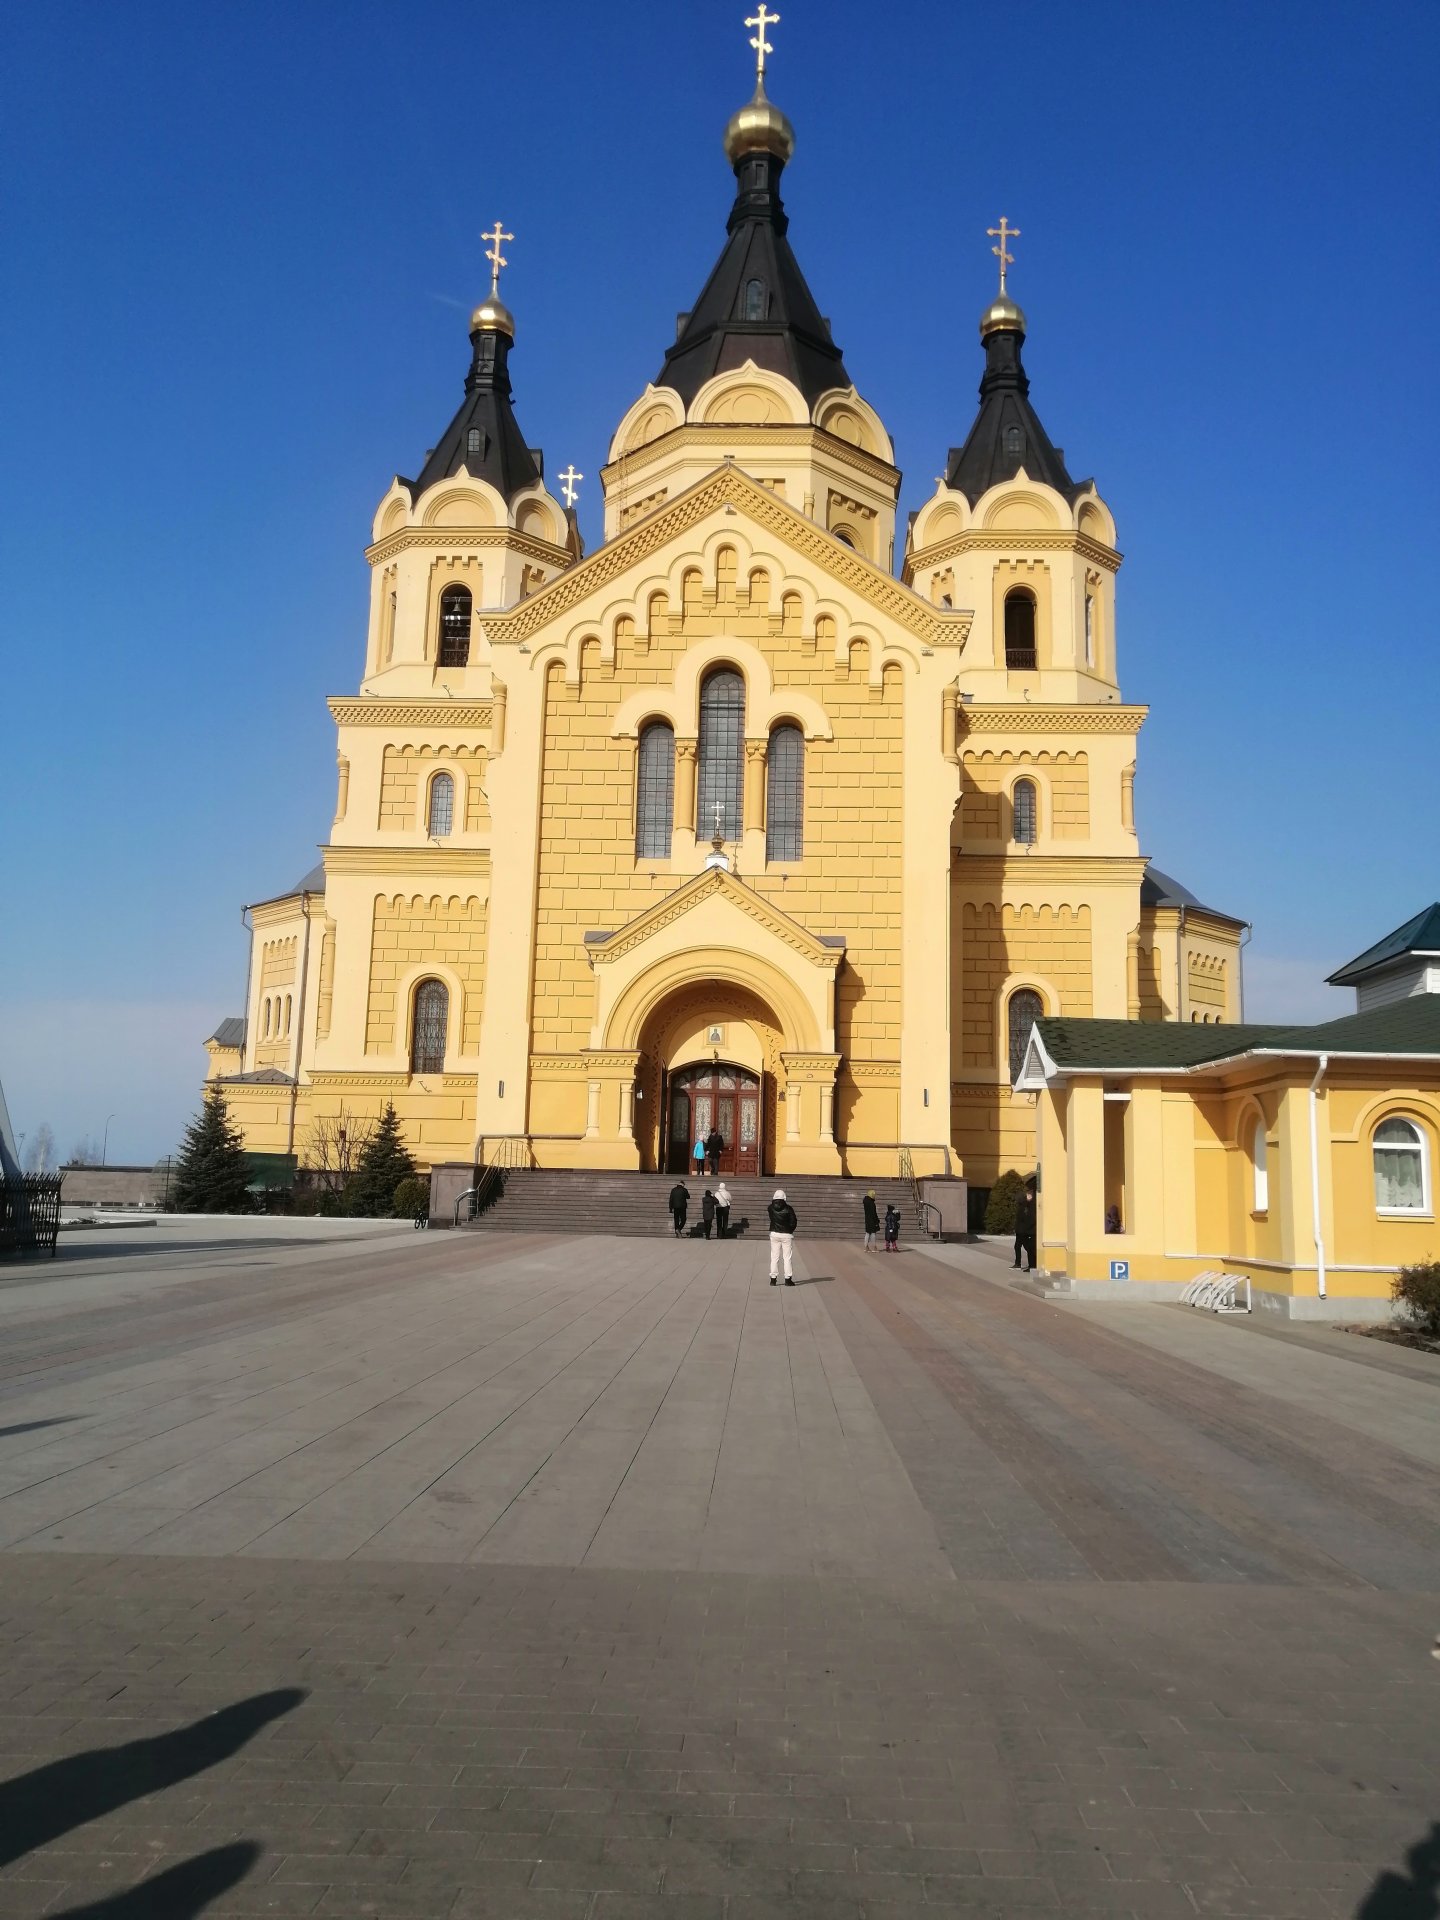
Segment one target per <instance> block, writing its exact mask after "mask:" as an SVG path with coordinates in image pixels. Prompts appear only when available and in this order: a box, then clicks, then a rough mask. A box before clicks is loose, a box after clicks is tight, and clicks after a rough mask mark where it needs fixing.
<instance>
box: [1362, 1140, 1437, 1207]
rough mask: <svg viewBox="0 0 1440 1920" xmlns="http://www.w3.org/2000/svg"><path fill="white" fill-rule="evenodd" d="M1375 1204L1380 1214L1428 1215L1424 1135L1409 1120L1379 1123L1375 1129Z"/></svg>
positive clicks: (1427, 1183) (1428, 1201)
mask: <svg viewBox="0 0 1440 1920" xmlns="http://www.w3.org/2000/svg"><path fill="white" fill-rule="evenodd" d="M1374 1153H1375V1205H1376V1208H1377V1209H1378V1211H1379V1212H1381V1213H1428V1212H1429V1211H1430V1192H1429V1187H1430V1182H1429V1179H1428V1177H1427V1176H1428V1173H1429V1169H1428V1167H1427V1166H1426V1164H1425V1136H1424V1134H1423V1133H1421V1131H1420V1129H1419V1127H1417V1126H1416V1125H1415V1123H1414V1121H1413V1120H1382V1121H1381V1123H1380V1125H1379V1126H1378V1127H1377V1128H1376V1129H1375V1145H1374Z"/></svg>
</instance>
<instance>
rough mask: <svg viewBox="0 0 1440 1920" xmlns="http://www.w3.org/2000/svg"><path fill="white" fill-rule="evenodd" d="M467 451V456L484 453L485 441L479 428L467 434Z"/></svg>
mask: <svg viewBox="0 0 1440 1920" xmlns="http://www.w3.org/2000/svg"><path fill="white" fill-rule="evenodd" d="M465 451H466V453H467V454H477V453H483V452H484V441H483V439H482V437H481V433H480V429H479V427H471V429H470V431H469V432H468V433H467V434H466V436H465Z"/></svg>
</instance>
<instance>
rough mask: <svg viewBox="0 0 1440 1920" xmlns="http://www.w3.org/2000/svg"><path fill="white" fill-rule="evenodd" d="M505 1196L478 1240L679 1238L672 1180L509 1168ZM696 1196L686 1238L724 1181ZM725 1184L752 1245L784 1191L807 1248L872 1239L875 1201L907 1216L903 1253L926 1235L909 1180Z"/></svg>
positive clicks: (474, 1227)
mask: <svg viewBox="0 0 1440 1920" xmlns="http://www.w3.org/2000/svg"><path fill="white" fill-rule="evenodd" d="M502 1178H503V1181H504V1188H503V1191H502V1193H501V1196H500V1198H499V1199H498V1200H496V1201H495V1202H494V1203H493V1204H492V1205H491V1206H489V1207H488V1208H487V1209H486V1210H485V1212H484V1213H482V1214H481V1215H480V1217H479V1218H478V1219H477V1220H474V1221H472V1222H471V1223H470V1225H469V1229H468V1231H470V1232H473V1233H486V1232H495V1233H603V1234H611V1235H616V1236H620V1237H625V1238H630V1239H638V1240H655V1239H660V1238H663V1237H665V1236H667V1235H669V1234H671V1233H672V1232H673V1229H672V1227H671V1224H670V1212H669V1207H668V1204H667V1202H668V1197H669V1193H670V1189H671V1187H673V1186H674V1184H675V1176H674V1175H673V1174H661V1173H592V1172H589V1171H585V1172H568V1171H565V1172H562V1171H541V1170H539V1169H536V1168H506V1169H505V1170H504V1172H503V1175H502ZM685 1184H686V1186H687V1187H689V1189H690V1216H689V1220H688V1223H687V1231H688V1230H689V1229H690V1228H692V1227H694V1226H695V1225H696V1224H697V1222H698V1221H699V1218H700V1200H701V1196H702V1195H703V1193H704V1191H705V1188H706V1187H707V1186H710V1187H714V1186H716V1185H717V1184H718V1179H717V1180H710V1179H706V1180H703V1181H702V1180H697V1179H696V1178H694V1177H693V1176H691V1177H689V1178H687V1179H686V1182H685ZM725 1184H726V1185H727V1186H728V1187H729V1189H730V1193H731V1208H730V1230H731V1232H732V1234H733V1233H734V1232H735V1231H736V1230H737V1228H738V1227H739V1225H740V1222H741V1221H742V1220H745V1219H748V1220H749V1222H750V1225H749V1228H748V1230H747V1231H746V1233H745V1235H744V1237H745V1238H746V1239H763V1238H764V1236H765V1235H766V1234H767V1233H768V1231H769V1227H768V1224H767V1220H766V1213H765V1209H766V1208H767V1206H768V1205H769V1203H770V1196H771V1195H772V1194H773V1193H774V1191H775V1189H776V1188H777V1187H783V1188H784V1189H785V1192H786V1195H787V1196H788V1198H789V1201H790V1204H791V1206H792V1207H793V1208H794V1209H795V1215H796V1218H797V1219H798V1221H799V1223H800V1233H801V1234H802V1235H803V1237H804V1238H805V1239H807V1240H855V1241H859V1239H860V1238H861V1236H862V1234H863V1233H864V1231H865V1221H864V1215H863V1213H862V1211H861V1202H862V1201H863V1199H864V1197H865V1195H866V1193H867V1192H873V1193H874V1195H875V1204H876V1206H877V1207H879V1209H880V1217H881V1220H882V1221H883V1220H884V1217H885V1208H886V1207H887V1205H889V1203H890V1202H891V1201H893V1202H894V1203H895V1205H896V1207H898V1208H899V1210H900V1241H901V1245H902V1246H903V1245H904V1243H905V1242H906V1241H907V1240H913V1239H914V1238H915V1237H916V1234H917V1232H918V1231H919V1229H918V1226H917V1223H916V1217H915V1200H914V1195H913V1194H912V1192H911V1189H910V1183H909V1181H908V1180H868V1181H867V1180H848V1179H840V1178H832V1177H830V1176H827V1175H822V1174H788V1175H782V1176H780V1177H779V1178H775V1177H773V1176H768V1175H767V1177H766V1178H765V1179H763V1180H759V1179H754V1178H750V1179H740V1178H736V1177H731V1178H729V1179H727V1180H726V1182H725Z"/></svg>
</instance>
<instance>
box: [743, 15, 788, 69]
mask: <svg viewBox="0 0 1440 1920" xmlns="http://www.w3.org/2000/svg"><path fill="white" fill-rule="evenodd" d="M745 24H746V26H747V27H754V28H755V29H756V32H755V34H754V36H753V37H752V39H751V41H750V44H751V46H752V47H753V48H754V49H755V78H756V80H758V81H761V82H763V81H764V79H765V56H766V54H767V53H773V52H774V51H775V49H774V47H772V46H771V44H770V42H769V41H768V40H767V39H766V38H765V29H766V28H767V27H778V26H779V24H780V16H779V14H778V13H771V11H770V9H769V8H768V7H767V6H766V5H765V0H760V11H759V12H758V13H757V14H755V15H754V17H753V18H752V19H749V20H747V21H746V22H745Z"/></svg>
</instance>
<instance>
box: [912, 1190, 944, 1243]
mask: <svg viewBox="0 0 1440 1920" xmlns="http://www.w3.org/2000/svg"><path fill="white" fill-rule="evenodd" d="M918 1204H919V1207H920V1231H921V1232H922V1233H926V1234H929V1236H930V1238H931V1239H932V1240H938V1239H939V1238H940V1229H941V1227H942V1226H943V1225H944V1224H945V1215H944V1214H943V1213H942V1212H941V1211H940V1209H939V1207H937V1206H936V1204H935V1202H934V1201H933V1200H921V1201H920V1202H919V1203H918ZM931 1213H933V1214H934V1215H935V1219H936V1222H937V1224H936V1225H935V1226H934V1227H932V1226H931V1225H930V1224H929V1222H928V1221H927V1219H926V1217H925V1216H926V1215H927V1214H931Z"/></svg>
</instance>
